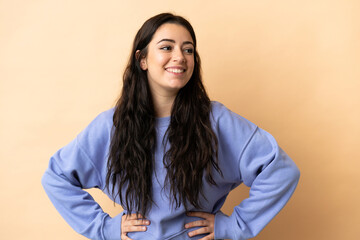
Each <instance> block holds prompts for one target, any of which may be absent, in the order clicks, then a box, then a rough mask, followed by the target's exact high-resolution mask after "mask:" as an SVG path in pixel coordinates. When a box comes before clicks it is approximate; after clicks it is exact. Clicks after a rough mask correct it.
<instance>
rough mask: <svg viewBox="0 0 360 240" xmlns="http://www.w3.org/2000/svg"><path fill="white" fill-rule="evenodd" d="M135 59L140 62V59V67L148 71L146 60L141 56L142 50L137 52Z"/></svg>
mask: <svg viewBox="0 0 360 240" xmlns="http://www.w3.org/2000/svg"><path fill="white" fill-rule="evenodd" d="M135 58H136V59H137V60H139V58H140V61H139V62H140V67H141V69H142V70H144V71H145V70H147V64H146V58H145V57H143V56H141V55H140V50H136V52H135Z"/></svg>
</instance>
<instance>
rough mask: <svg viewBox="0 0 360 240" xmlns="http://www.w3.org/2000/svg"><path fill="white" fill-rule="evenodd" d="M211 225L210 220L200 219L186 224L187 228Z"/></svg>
mask: <svg viewBox="0 0 360 240" xmlns="http://www.w3.org/2000/svg"><path fill="white" fill-rule="evenodd" d="M209 225H210V223H209V221H208V220H198V221H194V222H189V223H187V224H185V228H192V227H204V226H209Z"/></svg>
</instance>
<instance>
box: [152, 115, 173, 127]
mask: <svg viewBox="0 0 360 240" xmlns="http://www.w3.org/2000/svg"><path fill="white" fill-rule="evenodd" d="M170 119H171V116H167V117H157V118H156V126H157V127H167V126H168V125H169V123H170Z"/></svg>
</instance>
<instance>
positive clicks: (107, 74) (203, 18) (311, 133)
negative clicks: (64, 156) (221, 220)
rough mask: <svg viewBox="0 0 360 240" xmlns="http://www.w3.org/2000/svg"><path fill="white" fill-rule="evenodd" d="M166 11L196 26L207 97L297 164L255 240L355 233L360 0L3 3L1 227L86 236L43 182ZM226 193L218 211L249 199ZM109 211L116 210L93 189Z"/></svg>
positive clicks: (110, 97) (33, 234)
mask: <svg viewBox="0 0 360 240" xmlns="http://www.w3.org/2000/svg"><path fill="white" fill-rule="evenodd" d="M165 11H171V12H174V13H176V14H180V15H183V16H184V17H186V18H187V19H189V20H190V22H191V23H192V24H193V26H194V28H195V31H196V33H197V37H198V49H199V53H200V56H201V58H202V63H203V65H202V68H203V76H204V82H205V85H206V88H207V90H208V92H209V95H210V97H211V99H213V100H217V101H220V102H222V103H224V104H225V105H226V106H227V107H228V108H230V109H231V110H233V111H234V112H236V113H238V114H240V115H242V116H244V117H246V118H247V119H249V120H250V121H252V122H254V123H256V124H257V125H258V126H260V127H261V128H263V129H265V130H267V131H268V132H270V133H271V134H272V135H273V136H274V137H275V138H276V139H277V140H278V142H279V144H280V145H281V146H282V148H283V149H284V150H285V151H286V152H287V153H288V154H289V155H290V156H291V157H292V158H293V160H294V161H295V162H296V163H297V165H298V166H299V168H300V170H301V174H302V175H301V179H300V183H299V186H298V188H297V190H296V192H295V194H294V195H293V198H292V199H291V200H290V202H289V203H288V205H287V206H286V207H285V208H284V209H283V211H282V212H281V213H280V214H279V215H278V216H276V217H275V219H274V220H273V221H272V222H271V223H270V224H269V225H268V226H267V227H266V228H265V229H264V230H263V231H262V232H261V233H260V234H259V236H258V237H257V238H256V239H264V240H270V239H277V240H288V239H292V240H304V239H306V240H313V239H314V240H315V239H327V240H335V239H347V240H355V239H358V237H359V236H360V228H359V225H360V207H359V203H360V187H359V183H358V182H359V180H358V179H359V176H360V162H359V159H360V153H359V146H360V144H359V143H360V141H359V136H360V127H359V123H360V94H359V92H360V70H359V63H360V46H359V43H360V14H359V13H360V1H357V0H353V1H351V0H345V1H343V0H338V1H332V0H319V1H292V0H290V1H289V0H279V1H270V0H268V1H235V0H234V1H231V0H225V1H198V0H183V1H158V0H153V1H115V0H112V1H95V0H75V1H56V0H53V1H50V0H49V1H45V0H33V1H25V0H22V1H20V0H8V1H5V0H0V114H1V117H0V144H1V148H0V161H1V168H0V180H1V181H0V184H1V185H0V186H1V188H0V189H1V198H0V201H1V204H0V211H1V214H0V238H1V239H37V240H39V239H52V240H57V239H69V240H75V239H84V237H82V236H80V235H79V234H77V233H76V232H74V231H73V230H72V229H71V228H70V227H69V226H68V225H67V224H66V222H65V221H64V220H63V219H62V218H61V217H60V215H59V214H58V213H57V211H56V210H55V208H54V207H53V205H52V204H51V202H50V200H49V199H48V198H47V196H46V194H45V192H44V190H43V189H42V186H41V183H40V179H41V176H42V174H43V173H44V171H45V169H46V168H47V165H48V161H49V158H50V156H51V155H53V154H54V153H55V152H56V151H57V150H58V149H59V148H61V147H62V146H64V145H66V144H67V143H68V142H70V141H71V140H72V139H73V138H74V137H75V136H76V135H77V134H78V133H79V132H80V131H81V130H82V129H83V128H85V127H86V126H87V125H88V124H89V123H90V121H91V120H92V119H93V118H94V117H95V116H96V115H97V114H99V113H100V112H102V111H104V110H106V109H108V108H110V107H112V106H113V105H114V103H115V101H116V99H117V97H118V95H119V92H120V90H121V79H122V72H123V70H124V66H125V64H126V62H127V60H128V56H129V52H130V48H131V44H132V40H133V38H134V36H135V33H136V31H137V30H138V29H139V27H140V26H141V25H142V23H143V22H144V21H145V20H146V19H148V18H149V17H151V16H153V15H155V14H158V13H160V12H165ZM247 191H248V189H247V188H245V187H240V188H238V189H236V190H235V191H234V192H232V193H231V194H230V196H229V198H228V200H227V202H226V204H225V206H224V208H223V210H224V211H225V212H226V213H228V214H230V213H231V212H232V208H233V207H234V206H235V205H237V204H239V203H240V202H241V200H242V199H244V198H246V197H247V194H248V193H247ZM90 192H91V193H92V194H93V196H94V197H95V199H96V200H97V201H98V202H99V203H100V204H101V206H102V207H103V209H104V210H105V211H107V212H109V213H110V214H111V215H112V216H114V215H116V214H117V213H118V212H120V211H121V208H120V207H119V206H116V207H114V205H113V204H112V202H111V201H110V200H109V199H108V198H106V197H105V196H104V194H102V193H100V192H99V191H95V190H90Z"/></svg>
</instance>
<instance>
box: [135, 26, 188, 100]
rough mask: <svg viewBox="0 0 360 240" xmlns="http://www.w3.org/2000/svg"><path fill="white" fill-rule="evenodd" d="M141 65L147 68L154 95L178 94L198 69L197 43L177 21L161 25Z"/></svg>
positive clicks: (144, 68)
mask: <svg viewBox="0 0 360 240" xmlns="http://www.w3.org/2000/svg"><path fill="white" fill-rule="evenodd" d="M140 66H141V68H142V69H143V70H146V71H147V77H148V81H149V85H150V89H151V91H152V94H159V95H163V96H169V95H176V94H177V92H178V91H179V90H180V89H181V88H182V87H184V86H185V85H186V84H187V82H188V81H189V80H190V78H191V76H192V73H193V70H194V42H193V39H192V37H191V35H190V33H189V32H188V30H187V29H186V28H184V27H183V26H181V25H178V24H173V23H165V24H163V25H161V26H160V27H159V28H158V30H157V31H156V32H155V34H154V36H153V38H152V40H151V42H150V43H149V44H148V46H147V56H146V57H145V58H143V59H141V60H140Z"/></svg>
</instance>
